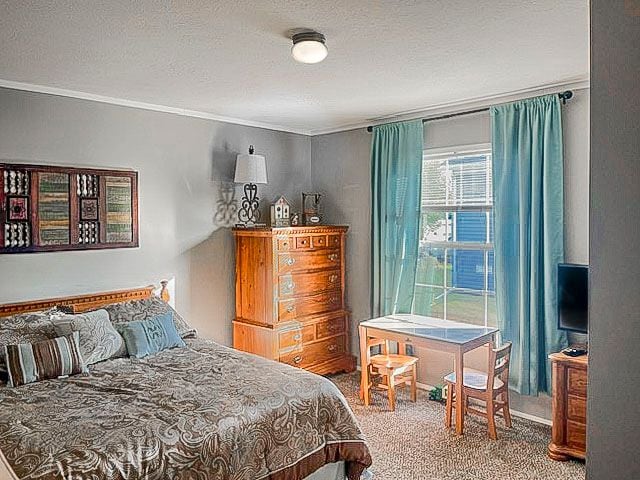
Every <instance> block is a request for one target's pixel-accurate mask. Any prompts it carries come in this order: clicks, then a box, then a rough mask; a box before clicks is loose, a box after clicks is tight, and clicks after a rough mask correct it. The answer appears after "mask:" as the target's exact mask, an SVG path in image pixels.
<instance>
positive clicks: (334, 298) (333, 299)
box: [329, 297, 338, 303]
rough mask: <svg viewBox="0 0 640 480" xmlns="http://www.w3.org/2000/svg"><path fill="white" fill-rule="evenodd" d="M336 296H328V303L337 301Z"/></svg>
mask: <svg viewBox="0 0 640 480" xmlns="http://www.w3.org/2000/svg"><path fill="white" fill-rule="evenodd" d="M337 302H338V297H329V303H337Z"/></svg>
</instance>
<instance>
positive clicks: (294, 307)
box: [287, 305, 296, 313]
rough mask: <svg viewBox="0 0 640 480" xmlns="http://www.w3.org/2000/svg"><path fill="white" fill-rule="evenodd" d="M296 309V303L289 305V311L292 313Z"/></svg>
mask: <svg viewBox="0 0 640 480" xmlns="http://www.w3.org/2000/svg"><path fill="white" fill-rule="evenodd" d="M295 309H296V306H295V305H289V306H288V307H287V312H289V313H291V312H293V311H294V310H295Z"/></svg>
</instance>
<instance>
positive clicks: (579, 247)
mask: <svg viewBox="0 0 640 480" xmlns="http://www.w3.org/2000/svg"><path fill="white" fill-rule="evenodd" d="M574 93H575V96H574V98H573V99H572V100H571V101H570V103H568V104H567V105H566V106H565V107H564V109H563V114H564V118H563V120H564V121H563V126H564V137H565V223H566V229H565V230H566V259H567V261H570V262H576V263H588V257H589V255H588V238H589V228H588V215H589V208H588V203H589V178H588V175H589V138H588V135H589V91H588V90H578V91H576V92H574ZM490 141H491V125H490V117H489V114H488V113H481V114H476V115H470V116H464V117H457V118H452V119H448V120H442V121H436V122H429V123H427V124H426V125H425V147H426V148H439V147H448V146H456V145H469V144H477V143H489V142H490ZM370 146H371V134H369V133H367V132H366V130H364V129H358V130H351V131H348V132H339V133H333V134H329V135H322V136H317V137H313V138H312V139H311V158H312V162H311V172H312V179H313V184H314V188H316V189H317V190H318V191H320V192H323V193H325V195H326V197H325V199H324V207H325V208H324V211H325V214H326V218H327V219H328V221H329V222H332V223H346V224H348V225H350V226H351V228H350V230H349V234H348V243H347V248H348V252H347V258H348V264H347V300H348V304H349V307H350V308H351V309H352V311H353V316H352V331H353V332H357V325H358V323H359V322H360V321H362V320H365V319H368V318H369V317H370V308H369V298H370V291H369V282H370V278H369V275H370V272H369V264H370V248H369V247H370V245H369V242H370V221H369V217H370V215H369V211H370V205H371V198H370V188H369V185H370V176H369V175H370V170H369V163H370V160H369V156H370ZM357 342H358V338H357V335H353V336H352V346H353V351H354V352H358V348H357ZM419 354H420V357H421V362H420V366H419V380H420V381H421V382H423V383H426V384H430V385H434V384H437V383H442V376H443V375H444V374H446V373H448V372H449V371H450V370H451V368H452V361H453V360H452V358H450V357H448V356H447V355H445V354H442V353H439V352H433V351H420V352H419ZM486 358H487V357H486V352H484V351H477V352H472V353H470V354H469V355H468V358H467V362H468V363H469V364H470V365H474V366H476V367H477V368H485V367H486ZM512 404H513V405H512V408H513V409H514V410H519V411H522V412H525V413H528V414H531V415H536V416H539V417H543V418H547V419H549V418H550V417H551V402H550V399H549V397H546V396H540V397H539V398H532V397H519V396H517V395H513V397H512Z"/></svg>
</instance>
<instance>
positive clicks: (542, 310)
mask: <svg viewBox="0 0 640 480" xmlns="http://www.w3.org/2000/svg"><path fill="white" fill-rule="evenodd" d="M561 115H562V113H561V106H560V99H559V98H558V96H557V95H546V96H542V97H537V98H532V99H528V100H523V101H518V102H514V103H509V104H505V105H500V106H495V107H492V108H491V119H492V148H493V184H494V212H495V220H494V228H495V244H494V248H495V282H496V302H497V314H498V326H499V328H500V332H501V336H502V339H503V340H507V341H511V342H513V350H512V364H511V365H512V366H511V382H510V383H511V386H512V388H514V389H515V390H516V391H518V392H519V393H521V394H525V395H537V394H538V393H539V392H549V391H550V388H551V366H550V362H549V360H548V358H547V357H548V355H549V354H550V353H552V352H557V351H559V350H560V349H562V348H563V347H565V346H566V344H567V339H566V334H565V333H564V332H560V331H559V330H558V328H557V325H558V318H557V266H558V263H560V262H562V261H563V258H564V219H563V215H564V206H563V204H564V199H563V197H564V194H563V188H564V187H563V185H564V182H563V144H562V116H561Z"/></svg>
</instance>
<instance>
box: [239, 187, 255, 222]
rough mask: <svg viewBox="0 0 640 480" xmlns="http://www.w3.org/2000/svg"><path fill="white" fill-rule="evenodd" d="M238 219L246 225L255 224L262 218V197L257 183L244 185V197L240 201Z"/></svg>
mask: <svg viewBox="0 0 640 480" xmlns="http://www.w3.org/2000/svg"><path fill="white" fill-rule="evenodd" d="M238 220H240V222H242V223H244V224H245V225H247V226H249V225H254V224H256V223H258V220H260V199H259V198H258V186H257V185H256V184H255V183H246V184H245V185H244V197H242V200H241V202H240V210H239V211H238Z"/></svg>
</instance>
